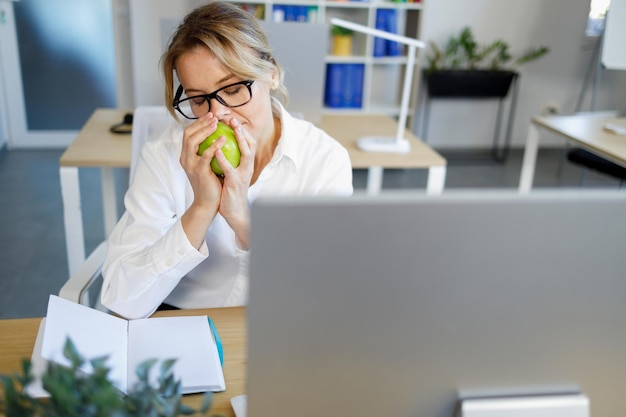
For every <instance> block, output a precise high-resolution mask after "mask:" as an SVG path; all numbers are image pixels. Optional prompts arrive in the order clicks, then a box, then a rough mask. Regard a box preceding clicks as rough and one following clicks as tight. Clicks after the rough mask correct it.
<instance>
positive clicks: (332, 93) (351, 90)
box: [324, 63, 365, 108]
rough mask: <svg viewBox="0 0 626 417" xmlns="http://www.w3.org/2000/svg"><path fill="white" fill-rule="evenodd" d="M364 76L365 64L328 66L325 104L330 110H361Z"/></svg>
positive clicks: (335, 64)
mask: <svg viewBox="0 0 626 417" xmlns="http://www.w3.org/2000/svg"><path fill="white" fill-rule="evenodd" d="M364 74H365V65H364V64H353V63H346V64H339V63H329V64H327V65H326V86H325V94H324V104H325V105H326V106H327V107H330V108H361V107H362V106H363V80H364Z"/></svg>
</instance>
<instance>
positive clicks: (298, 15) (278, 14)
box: [272, 4, 317, 22]
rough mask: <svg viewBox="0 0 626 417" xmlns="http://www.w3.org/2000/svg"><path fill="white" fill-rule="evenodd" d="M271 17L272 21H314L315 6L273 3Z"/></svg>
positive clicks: (315, 19) (315, 17) (315, 18)
mask: <svg viewBox="0 0 626 417" xmlns="http://www.w3.org/2000/svg"><path fill="white" fill-rule="evenodd" d="M272 10H273V13H272V18H273V21H274V22H315V21H317V7H316V6H305V5H294V4H285V5H283V4H275V5H274V6H273V9H272Z"/></svg>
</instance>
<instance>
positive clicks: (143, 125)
mask: <svg viewBox="0 0 626 417" xmlns="http://www.w3.org/2000/svg"><path fill="white" fill-rule="evenodd" d="M172 123H174V119H173V118H172V116H171V115H170V114H169V113H168V111H167V109H166V108H165V106H139V107H137V108H136V109H135V112H134V114H133V133H132V139H131V157H130V175H129V181H130V182H132V181H133V175H134V168H135V165H136V164H137V159H139V155H140V154H141V149H142V148H143V145H145V144H146V142H148V141H150V140H154V139H156V138H158V137H159V135H160V134H161V132H163V131H164V130H165V129H167V128H168V126H169V125H171V124H172Z"/></svg>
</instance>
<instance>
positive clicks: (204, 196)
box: [180, 113, 225, 248]
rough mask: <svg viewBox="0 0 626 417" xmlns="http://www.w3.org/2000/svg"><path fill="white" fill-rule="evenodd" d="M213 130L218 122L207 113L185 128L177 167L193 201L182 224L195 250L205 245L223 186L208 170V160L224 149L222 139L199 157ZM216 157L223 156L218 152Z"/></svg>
mask: <svg viewBox="0 0 626 417" xmlns="http://www.w3.org/2000/svg"><path fill="white" fill-rule="evenodd" d="M216 129H217V118H216V117H214V116H213V114H212V113H208V114H207V115H205V116H202V117H200V118H199V119H198V120H196V121H195V122H193V123H192V124H191V125H189V126H187V127H186V128H185V130H184V132H183V146H182V150H181V154H180V164H181V166H182V167H183V170H184V171H185V173H186V174H187V178H189V182H190V183H191V188H192V189H193V193H194V201H193V203H192V204H191V206H190V207H189V209H188V210H187V212H185V214H184V215H183V217H182V218H181V221H182V225H183V229H184V230H185V233H186V234H187V238H188V239H189V242H190V243H191V244H192V245H193V246H194V247H196V248H199V247H200V245H201V244H202V242H203V241H204V237H205V235H206V231H207V229H208V228H209V226H210V224H211V222H212V221H213V219H214V218H215V216H216V214H217V212H218V209H219V206H220V199H221V194H222V182H221V180H220V178H219V177H218V176H217V175H215V173H214V172H213V171H212V170H211V160H212V159H213V156H215V154H216V152H217V151H218V150H219V149H220V148H221V147H222V146H223V145H224V142H225V141H224V139H223V138H221V139H218V140H217V141H215V143H213V144H212V145H211V146H210V147H209V148H207V149H206V150H205V151H204V153H203V154H202V156H199V155H198V146H199V145H200V143H201V142H202V141H204V139H206V138H207V136H209V135H210V134H211V133H213V132H215V130H216ZM219 153H220V154H222V152H221V150H220V151H219ZM222 156H223V154H222ZM222 166H223V165H222Z"/></svg>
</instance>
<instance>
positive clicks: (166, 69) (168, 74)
mask: <svg viewBox="0 0 626 417" xmlns="http://www.w3.org/2000/svg"><path fill="white" fill-rule="evenodd" d="M198 46H202V47H206V48H208V49H209V51H211V53H212V54H213V55H214V56H215V57H216V58H217V60H218V61H219V62H220V63H221V64H222V65H224V67H226V68H227V69H228V70H229V71H231V72H232V73H233V74H234V75H235V76H236V77H239V78H241V79H242V80H247V79H251V80H258V81H265V82H267V83H268V84H269V85H272V74H274V73H275V74H276V75H277V78H278V86H277V87H276V88H273V89H271V95H272V97H276V98H278V99H279V100H281V101H282V102H283V103H286V101H287V100H288V97H289V95H288V93H287V89H286V87H285V83H284V76H285V75H284V70H283V69H282V67H281V66H280V65H278V63H277V62H276V60H275V59H274V56H273V54H272V48H271V46H270V44H269V42H268V39H267V35H266V34H265V32H264V31H263V29H262V28H261V26H260V25H259V23H258V21H257V20H256V18H255V17H254V16H253V15H251V14H250V13H248V12H246V11H245V10H243V9H241V8H240V7H239V6H236V5H234V4H231V3H226V2H221V1H217V2H214V3H210V4H207V5H205V6H201V7H198V8H197V9H195V10H193V11H191V12H190V13H189V14H188V15H187V16H186V17H185V19H184V20H183V22H182V23H181V24H180V25H179V26H178V28H177V29H176V32H174V34H173V35H172V38H171V40H170V43H169V46H168V48H167V50H166V51H165V53H164V54H163V56H162V57H161V62H162V69H163V75H164V77H165V105H166V107H167V109H168V111H169V112H170V114H172V116H174V117H175V118H178V116H177V115H176V111H175V110H174V106H173V105H172V101H173V100H174V71H175V70H176V60H177V59H178V58H179V57H180V56H181V55H183V54H184V53H186V52H189V51H191V50H192V49H194V48H196V47H198ZM273 110H274V113H275V114H276V112H277V109H276V108H275V106H273Z"/></svg>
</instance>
